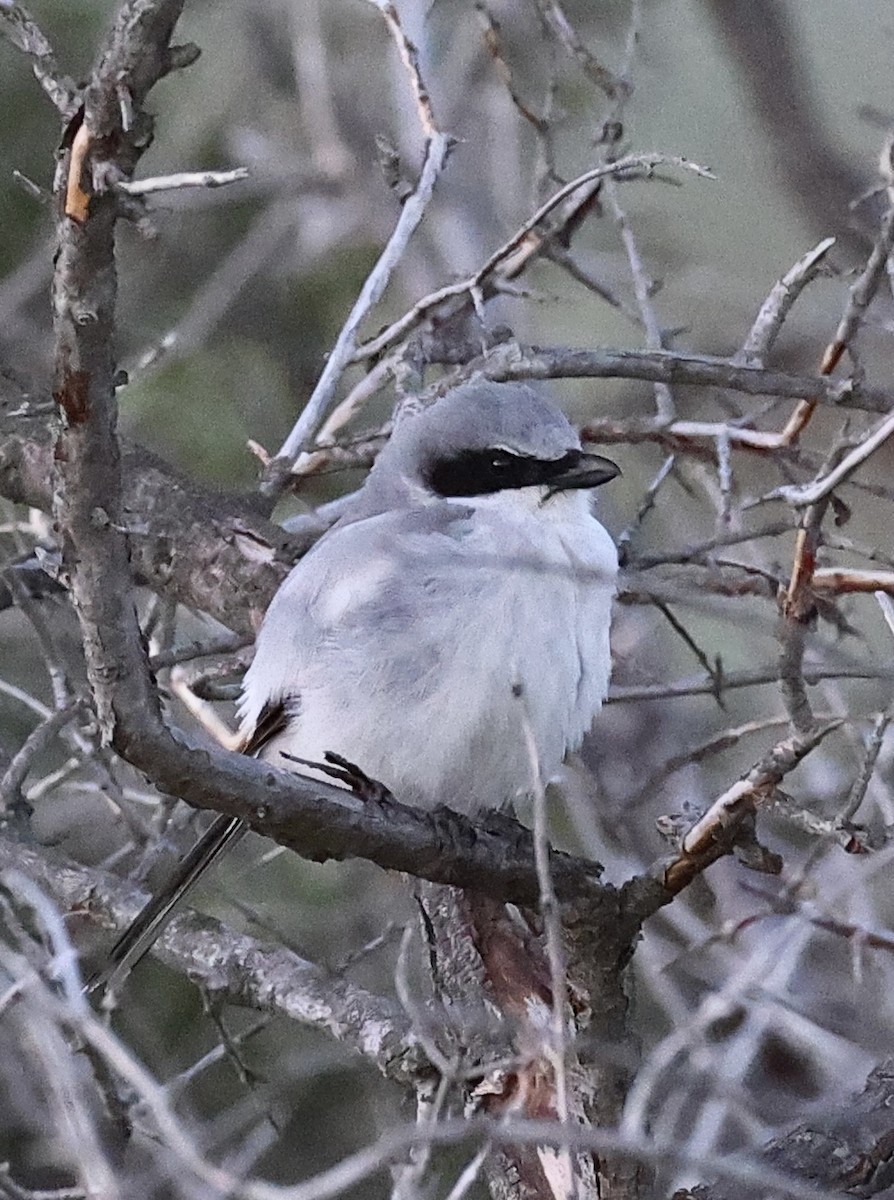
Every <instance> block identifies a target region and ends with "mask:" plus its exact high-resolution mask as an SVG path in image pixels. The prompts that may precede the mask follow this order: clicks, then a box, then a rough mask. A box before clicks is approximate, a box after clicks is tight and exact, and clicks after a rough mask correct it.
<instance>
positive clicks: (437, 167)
mask: <svg viewBox="0 0 894 1200" xmlns="http://www.w3.org/2000/svg"><path fill="white" fill-rule="evenodd" d="M372 3H374V4H375V5H376V7H377V8H378V9H379V10H380V12H381V13H382V15H383V16H384V18H385V21H386V23H387V24H388V27H389V29H390V30H391V33H392V36H393V37H394V39H395V42H396V44H397V47H398V51H399V53H400V55H401V59H402V61H403V63H404V66H405V68H406V70H407V73H408V75H409V78H410V81H411V85H412V88H413V94H414V97H415V100H416V106H417V112H418V114H419V121H420V124H421V126H422V129H423V132H424V134H425V136H426V139H427V140H426V147H425V159H424V162H423V165H422V173H421V175H420V177H419V183H418V184H417V186H416V188H415V190H414V191H413V193H412V195H411V196H409V197H408V198H407V200H406V202H405V203H404V205H403V208H402V209H401V213H400V217H399V218H398V221H397V224H396V225H395V227H394V232H393V233H392V235H391V237H390V238H389V239H388V243H387V245H386V246H385V248H384V250H383V251H382V253H381V254H380V255H379V258H378V261H377V262H376V265H375V266H374V267H373V269H372V271H371V272H370V274H369V275H368V276H367V279H366V282H365V283H364V285H363V287H362V288H361V289H360V293H359V295H358V297H357V299H356V300H355V302H354V304H353V306H352V308H351V311H350V313H349V314H348V318H347V320H346V321H345V323H344V325H343V326H342V329H341V332H340V333H339V335H338V337H337V338H336V341H335V345H334V346H333V348H332V350H331V352H330V354H329V357H328V359H327V361H326V366H325V368H324V370H323V373H322V374H321V376H320V378H319V380H318V382H317V385H316V387H315V388H314V390H313V392H312V393H311V395H310V398H309V399H308V401H307V404H306V405H305V407H304V409H303V410H302V412H301V415H300V417H299V418H298V420H297V421H296V422H295V425H294V426H293V427H292V430H291V432H290V433H289V435H288V437H287V438H286V439H285V441H284V442H283V444H282V446H281V447H280V449H279V451H278V453H277V455H276V457H275V459H274V460H273V462H272V463H271V465H270V468H269V470H268V472H267V475H266V479H265V483H264V484H263V486H262V490H264V492H265V494H270V495H273V494H275V493H276V491H277V490H278V489H279V488H280V487H281V486H282V484H283V482H284V480H285V477H286V476H287V475H288V473H289V472H290V471H291V469H292V467H293V466H294V464H295V462H296V460H298V457H299V454H300V453H301V451H302V450H303V449H305V448H306V447H307V444H308V443H309V441H310V439H311V438H312V437H313V435H314V434H315V433H316V432H317V430H318V429H319V427H320V425H321V424H322V422H323V420H324V418H325V416H326V412H327V410H328V409H329V406H330V404H331V401H332V397H333V396H334V394H335V389H336V387H337V386H338V382H339V380H340V378H341V376H342V374H343V372H344V369H345V367H346V366H348V364H349V363H351V362H352V361H354V359H355V351H356V347H357V334H358V331H359V329H360V326H361V324H362V323H363V320H364V319H365V317H366V316H367V314H368V313H369V312H370V311H371V309H372V308H373V307H374V306H375V305H376V304H377V303H378V302H379V300H380V299H381V297H382V295H383V294H384V292H385V289H386V288H387V286H388V284H389V282H390V280H391V276H392V274H393V272H394V270H395V268H396V267H397V266H398V264H399V263H400V261H401V259H402V258H403V256H404V253H405V252H406V249H407V246H408V244H409V242H410V238H411V237H412V236H413V234H414V233H415V231H416V229H417V228H418V226H419V223H420V221H421V220H422V218H423V216H424V215H425V211H426V208H427V207H428V204H429V201H430V200H431V198H432V194H433V193H434V189H435V186H436V184H437V182H438V179H439V178H440V176H441V173H442V172H443V170H444V167H445V166H446V164H447V158H448V155H449V154H450V150H451V147H452V146H453V139H452V138H451V137H450V135H449V134H445V133H441V132H440V131H439V130H438V129H437V127H436V125H435V121H434V114H433V112H432V108H431V101H430V98H429V95H428V91H427V89H426V87H425V84H424V82H423V80H422V76H421V75H420V73H419V65H418V61H417V55H416V50H415V47H414V46H413V44H412V42H410V41H409V39H408V38H407V37H406V35H405V34H404V32H403V29H402V27H401V24H400V20H399V18H398V15H397V12H396V10H395V8H394V6H393V5H392V4H391V3H389V2H388V0H372Z"/></svg>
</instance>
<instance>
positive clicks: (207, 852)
mask: <svg viewBox="0 0 894 1200" xmlns="http://www.w3.org/2000/svg"><path fill="white" fill-rule="evenodd" d="M247 831H248V826H247V825H246V824H245V822H244V821H241V820H240V819H239V818H238V817H226V816H220V817H217V818H215V820H214V821H212V822H211V824H210V825H209V826H208V829H207V830H206V832H205V833H204V834H203V835H202V837H201V838H199V840H198V841H197V842H196V844H195V845H194V846H193V848H192V849H191V850H190V851H189V853H188V854H187V855H186V856H185V857H184V858H183V859H182V860H181V861H180V863H179V864H178V866H177V869H176V871H175V872H174V874H173V875H172V876H171V878H170V879H169V880H168V881H167V882H166V883H165V884H164V886H163V887H162V888H161V889H160V890H159V891H158V892H157V893H156V894H155V895H154V896H153V897H152V898H151V900H149V902H148V903H147V904H146V906H145V907H144V908H143V910H142V912H140V913H139V915H138V916H137V917H136V918H135V919H134V920H133V921H132V922H131V924H130V925H128V927H127V929H125V931H124V933H122V935H121V937H120V938H119V939H118V941H117V942H116V943H115V945H114V946H113V947H112V949H111V950H110V951H109V956H108V959H107V960H106V962H105V964H104V965H103V966H102V968H101V969H100V970H99V971H97V972H96V974H95V975H93V976H91V978H90V979H89V980H88V981H87V985H86V988H85V990H86V991H88V992H93V991H96V990H97V989H98V988H103V987H107V986H108V985H109V984H111V983H113V982H114V983H116V984H118V983H121V982H123V980H124V978H125V977H126V975H127V974H128V973H129V972H130V971H131V970H132V969H133V968H134V967H135V966H136V965H137V963H138V962H139V961H140V959H141V958H142V957H143V955H144V954H147V953H148V951H149V950H150V949H151V948H152V944H153V942H154V941H155V939H156V938H157V937H158V936H159V935H160V934H161V932H162V930H163V929H164V927H165V925H166V924H167V922H168V920H169V919H170V917H171V915H172V913H173V911H174V908H175V907H176V905H177V904H178V903H179V902H180V900H181V899H182V897H183V896H185V895H186V893H187V892H188V891H189V890H190V888H191V887H192V886H193V884H194V883H195V882H196V881H197V880H198V878H199V876H200V875H202V873H203V872H204V871H205V869H206V867H210V866H211V864H212V863H213V862H214V860H215V859H216V858H217V857H218V856H219V855H221V854H223V852H224V850H226V849H227V847H228V846H231V845H232V844H233V843H234V842H236V841H238V839H239V838H241V837H242V835H243V834H244V833H246V832H247Z"/></svg>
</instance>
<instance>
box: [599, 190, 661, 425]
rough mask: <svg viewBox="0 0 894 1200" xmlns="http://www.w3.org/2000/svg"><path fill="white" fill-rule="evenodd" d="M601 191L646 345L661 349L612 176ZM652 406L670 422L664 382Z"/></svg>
mask: <svg viewBox="0 0 894 1200" xmlns="http://www.w3.org/2000/svg"><path fill="white" fill-rule="evenodd" d="M604 194H605V198H606V200H607V201H608V206H609V208H610V209H611V212H612V215H613V217H614V218H615V221H616V222H617V225H618V228H619V229H620V231H621V241H622V242H623V243H624V250H625V251H626V253H627V262H628V263H629V265H630V274H631V276H632V277H633V291H634V294H635V296H636V303H637V307H638V308H639V313H640V317H641V318H642V322H643V327H644V329H645V331H646V345H647V346H648V348H649V349H650V350H663V349H664V346H663V344H662V340H661V327H660V325H659V324H658V318H657V316H656V315H655V307H654V305H653V304H652V281H651V280H650V279H649V278H648V276H647V275H646V270H645V267H644V266H643V261H642V259H641V258H640V254H639V249H638V247H637V244H636V239H635V238H634V236H633V230H632V229H631V227H630V222H629V221H628V220H627V214H626V213H625V211H624V209H623V208H622V207H621V204H620V201H619V200H618V189H617V185H616V184H615V182H614V180H613V179H611V178H608V179H606V180H605V184H604ZM655 407H656V410H657V415H658V422H659V424H661V425H669V424H670V423H671V421H673V419H674V416H675V413H676V409H675V406H674V398H673V395H672V394H671V390H670V388H669V387H668V385H667V384H666V383H656V384H655Z"/></svg>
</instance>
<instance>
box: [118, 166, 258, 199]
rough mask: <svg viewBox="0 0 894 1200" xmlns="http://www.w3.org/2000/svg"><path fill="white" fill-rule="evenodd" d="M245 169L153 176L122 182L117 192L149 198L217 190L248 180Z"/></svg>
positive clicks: (235, 168) (236, 168)
mask: <svg viewBox="0 0 894 1200" xmlns="http://www.w3.org/2000/svg"><path fill="white" fill-rule="evenodd" d="M248 176H249V172H248V170H247V168H245V167H234V168H233V169H232V170H230V171H182V172H180V174H178V175H154V176H152V178H151V179H132V180H122V181H121V183H119V184H118V191H119V192H125V193H126V194H127V195H128V196H151V195H152V194H153V193H155V192H176V191H181V190H183V189H184V188H217V187H226V186H227V184H230V183H239V182H240V181H241V180H243V179H248Z"/></svg>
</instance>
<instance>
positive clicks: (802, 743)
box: [663, 721, 841, 895]
mask: <svg viewBox="0 0 894 1200" xmlns="http://www.w3.org/2000/svg"><path fill="white" fill-rule="evenodd" d="M840 727H841V721H829V722H827V723H826V724H825V725H822V726H820V727H819V728H817V729H815V730H814V731H813V732H812V733H811V734H810V735H809V736H806V737H798V736H791V737H789V738H787V739H786V740H785V741H782V742H779V743H778V744H777V745H776V746H774V747H773V749H772V750H770V751H769V752H768V753H767V754H766V755H765V756H764V757H763V758H762V759H761V760H760V762H759V763H757V764H756V765H755V766H753V767H752V768H751V770H750V771H749V772H748V773H747V775H744V776H743V777H742V778H741V779H740V780H739V781H738V782H737V783H734V784H733V786H732V787H730V788H728V789H727V790H726V791H725V792H724V793H723V795H721V796H718V798H717V799H716V800H715V801H714V803H713V804H712V805H711V807H710V808H709V809H708V811H707V812H706V813H705V814H704V815H703V816H702V817H700V818H699V820H698V821H696V823H695V824H694V825H693V826H692V828H691V829H690V830H689V831H688V832H687V833H686V834H685V835H684V837H683V840H682V842H681V845H680V853H679V855H678V856H677V858H676V859H675V860H674V861H673V862H672V863H671V864H670V866H668V867H667V868H666V869H665V870H664V872H663V883H664V886H665V887H666V888H667V889H668V891H669V892H671V893H672V894H674V895H676V893H678V892H680V891H681V890H682V889H683V888H684V887H686V886H687V885H688V884H689V883H691V882H692V880H693V879H694V878H695V876H696V875H699V874H701V872H702V871H703V870H704V868H705V867H706V866H707V865H709V864H710V863H713V862H716V860H717V859H718V858H720V857H722V856H723V855H724V854H729V853H731V852H732V850H733V848H734V846H735V844H736V838H737V835H739V834H740V833H741V832H742V830H743V823H744V822H745V821H746V820H747V819H748V818H749V817H751V816H753V814H754V811H755V809H756V808H757V807H758V806H759V804H760V803H761V802H762V801H763V800H765V799H766V798H768V797H769V796H771V795H772V793H773V792H774V791H775V789H776V788H777V787H778V786H779V784H780V783H781V782H782V780H783V779H784V778H785V776H786V775H787V774H788V773H789V772H790V771H793V770H794V769H795V767H796V766H797V765H798V764H799V763H800V762H802V761H803V760H804V758H806V757H807V755H808V754H809V753H810V752H811V751H812V750H814V749H816V747H817V746H818V745H819V744H820V742H822V741H823V740H824V739H825V738H826V737H828V735H829V734H830V733H832V732H834V731H835V730H836V729H839V728H840Z"/></svg>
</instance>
